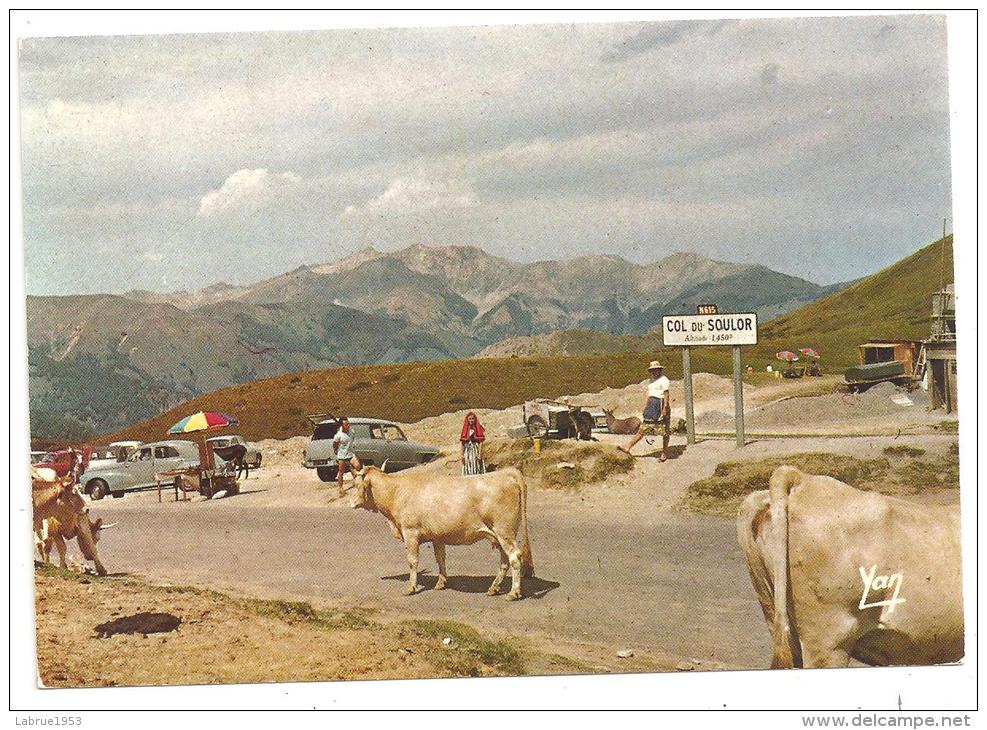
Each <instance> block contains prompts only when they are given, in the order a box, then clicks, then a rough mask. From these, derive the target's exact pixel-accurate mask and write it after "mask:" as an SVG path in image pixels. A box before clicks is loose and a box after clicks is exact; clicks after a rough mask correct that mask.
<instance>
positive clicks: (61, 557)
mask: <svg viewBox="0 0 987 730" xmlns="http://www.w3.org/2000/svg"><path fill="white" fill-rule="evenodd" d="M51 539H52V541H53V542H54V543H55V549H56V550H57V551H58V564H59V565H60V566H61V567H63V568H66V567H68V566H67V565H66V563H65V540H64V538H63V537H62V536H61V535H60V534H59V533H57V532H56V533H55V534H54V535H52V536H51ZM47 552H49V554H50V552H51V551H50V550H49V551H47Z"/></svg>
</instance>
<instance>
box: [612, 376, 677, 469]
mask: <svg viewBox="0 0 987 730" xmlns="http://www.w3.org/2000/svg"><path fill="white" fill-rule="evenodd" d="M664 369H665V368H664V366H663V365H662V364H661V363H660V362H658V361H657V360H652V361H651V363H650V364H649V365H648V375H650V376H651V382H650V383H648V400H647V402H646V403H645V404H644V417H643V418H642V421H643V422H642V423H641V427H640V428H639V429H638V431H637V433H636V434H634V436H633V438H631V442H630V443H629V444H627V447H626V448H625V447H623V446H620V447H618V448H619V449H620V450H621V451H623V452H625V453H628V454H629V453H631V449H633V448H634V447H635V446H636V445H637V442H638V441H640V440H641V439H643V438H644V437H645V436H658V435H659V434H660V435H661V456H660V457H659V459H658V460H659V461H668V439H669V438H670V437H671V435H672V428H671V422H672V398H671V395H670V394H669V392H668V389H669V387H670V385H671V384H670V383H669V382H668V378H666V377H665V376H664V375H662V372H663V371H664Z"/></svg>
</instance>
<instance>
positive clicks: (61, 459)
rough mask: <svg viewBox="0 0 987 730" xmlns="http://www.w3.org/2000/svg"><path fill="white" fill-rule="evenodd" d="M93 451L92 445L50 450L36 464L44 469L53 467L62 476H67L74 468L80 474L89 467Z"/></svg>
mask: <svg viewBox="0 0 987 730" xmlns="http://www.w3.org/2000/svg"><path fill="white" fill-rule="evenodd" d="M91 453H92V447H90V446H83V447H81V448H77V449H76V448H71V447H70V448H67V449H59V450H58V451H49V452H48V453H47V454H45V455H44V457H42V459H41V461H39V462H37V463H36V464H35V465H34V466H35V467H38V468H42V469H51V470H53V471H54V472H55V473H56V474H57V475H58V476H60V477H63V476H65V475H66V474H68V473H69V472H70V471H72V470H73V469H75V473H76V474H77V475H78V474H79V473H80V472H82V471H85V470H86V469H87V468H88V466H89V456H90V454H91Z"/></svg>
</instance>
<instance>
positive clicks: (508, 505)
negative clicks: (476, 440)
mask: <svg viewBox="0 0 987 730" xmlns="http://www.w3.org/2000/svg"><path fill="white" fill-rule="evenodd" d="M527 492H528V490H527V486H526V485H525V483H524V477H523V476H521V472H520V471H518V470H517V469H514V468H508V469H498V470H497V471H495V472H490V473H488V474H479V475H475V476H465V477H463V476H436V475H434V474H422V473H416V472H415V471H413V470H412V471H408V472H403V473H401V474H386V473H384V472H383V471H381V470H380V469H377V468H375V467H372V466H368V467H365V468H364V469H361V470H360V471H358V472H356V479H355V488H354V494H353V500H352V503H351V504H352V506H353V507H354V508H360V509H365V510H369V511H371V512H380V513H381V514H382V515H384V517H386V518H387V520H388V522H389V523H390V526H391V532H392V533H393V534H394V537H396V538H397V539H399V540H402V541H403V542H404V544H405V546H406V548H407V551H408V568H409V575H408V585H407V587H406V589H405V594H406V595H411V594H413V593H414V592H415V591H416V590H417V587H418V548H419V546H420V545H421V544H422V543H426V542H431V543H432V547H433V548H434V549H435V560H436V562H437V563H438V565H439V580H438V583H437V584H436V586H435V588H436V590H442V589H443V588H445V586H446V552H445V546H446V545H472V544H473V543H475V542H478V541H480V540H489V541H490V542H491V543H492V544H493V545H494V547H496V548H497V549H498V550H499V551H500V571H499V572H498V573H497V575H496V577H495V578H494V580H493V583H492V584H491V585H490V589H489V590H488V591H487V594H488V595H491V596H492V595H496V594H497V593H498V592H499V591H500V587H501V584H502V583H503V582H504V578H505V577H506V575H507V569H508V567H510V569H511V578H512V582H511V590H510V592H509V593H508V594H507V598H508V599H510V600H514V599H517V598H520V597H521V576H522V575H524V576H525V577H529V576H532V575H534V563H533V562H532V558H531V547H530V541H529V539H528V515H527ZM518 528H520V530H521V546H520V548H519V547H518V544H517V533H518Z"/></svg>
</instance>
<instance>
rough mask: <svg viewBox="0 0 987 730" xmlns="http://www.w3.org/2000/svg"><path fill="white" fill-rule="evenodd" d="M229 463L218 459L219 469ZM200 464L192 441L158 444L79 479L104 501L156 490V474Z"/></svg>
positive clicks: (94, 496)
mask: <svg viewBox="0 0 987 730" xmlns="http://www.w3.org/2000/svg"><path fill="white" fill-rule="evenodd" d="M225 463H226V462H224V461H223V460H222V459H220V458H219V457H218V456H217V457H216V468H217V469H222V468H224V466H225ZM198 465H199V446H198V444H196V443H194V442H192V441H178V440H172V441H156V442H154V443H151V444H144V445H142V446H141V447H140V448H139V449H137V450H136V451H135V452H134V453H133V454H131V455H130V457H129V458H128V459H127V460H126V461H120V462H103V463H99V464H95V465H93V466H90V467H89V468H88V469H87V470H86V471H85V472H83V474H82V476H81V477H79V484H81V485H82V491H83V492H85V493H86V494H88V495H89V496H90V497H91V498H92V499H102V498H103V497H105V496H106V495H107V494H112V495H113V496H114V497H122V496H123V495H124V494H125V493H127V492H133V491H137V490H140V489H148V488H151V487H155V486H156V484H157V482H155V481H154V475H155V474H159V473H161V472H164V471H170V470H172V469H187V468H189V467H196V466H198ZM172 484H173V481H169V482H162V486H166V485H167V486H171V485H172Z"/></svg>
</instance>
